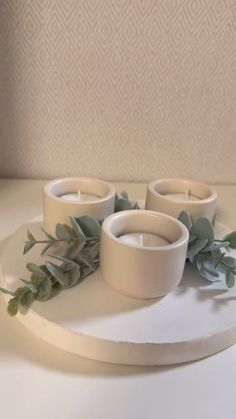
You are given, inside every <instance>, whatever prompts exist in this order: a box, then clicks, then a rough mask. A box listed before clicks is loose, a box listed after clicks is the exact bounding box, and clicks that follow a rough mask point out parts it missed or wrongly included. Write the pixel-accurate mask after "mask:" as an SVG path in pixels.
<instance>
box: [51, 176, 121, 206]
mask: <svg viewBox="0 0 236 419" xmlns="http://www.w3.org/2000/svg"><path fill="white" fill-rule="evenodd" d="M73 182H75V183H78V184H79V183H84V184H87V185H88V184H97V185H100V186H103V187H104V188H106V192H105V195H103V196H100V195H97V193H98V192H97V190H96V189H94V190H90V191H89V193H91V194H94V195H97V199H93V200H91V201H89V202H88V201H72V200H68V201H66V204H67V205H68V204H69V205H78V203H79V204H80V205H86V206H88V205H90V204H94V203H97V204H100V203H104V202H106V201H109V200H110V199H111V198H112V197H114V196H115V193H116V191H115V188H114V186H113V185H112V184H110V183H108V182H106V181H105V180H101V179H96V178H92V177H75V176H74V177H65V178H58V179H54V180H51V181H49V182H48V183H46V184H45V185H44V186H43V191H44V193H45V194H46V195H48V196H49V197H51V198H53V199H55V200H57V201H60V202H61V201H62V199H63V198H61V196H62V195H64V194H67V193H74V191H72V190H71V189H68V190H67V189H63V190H61V192H60V195H58V194H57V193H56V192H55V191H54V188H59V187H60V186H64V185H66V183H73ZM78 190H80V192H81V193H87V192H88V190H83V189H81V187H79V186H78Z"/></svg>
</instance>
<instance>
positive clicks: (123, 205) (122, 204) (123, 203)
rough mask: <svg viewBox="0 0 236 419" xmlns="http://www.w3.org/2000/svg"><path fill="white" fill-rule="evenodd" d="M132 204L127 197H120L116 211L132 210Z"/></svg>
mask: <svg viewBox="0 0 236 419" xmlns="http://www.w3.org/2000/svg"><path fill="white" fill-rule="evenodd" d="M131 209H132V205H131V203H130V202H129V201H128V200H127V199H123V198H118V199H117V200H116V201H115V212H119V211H125V210H131Z"/></svg>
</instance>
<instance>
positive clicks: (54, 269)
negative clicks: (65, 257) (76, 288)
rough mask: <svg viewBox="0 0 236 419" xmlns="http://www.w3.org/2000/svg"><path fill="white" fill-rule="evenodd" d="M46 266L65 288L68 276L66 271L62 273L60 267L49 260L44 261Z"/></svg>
mask: <svg viewBox="0 0 236 419" xmlns="http://www.w3.org/2000/svg"><path fill="white" fill-rule="evenodd" d="M46 266H47V268H48V270H49V272H50V273H51V274H52V275H53V276H54V277H55V278H56V279H57V281H58V282H59V283H60V285H61V286H62V288H66V287H67V285H68V282H69V281H68V280H69V276H68V273H64V272H63V271H62V269H61V268H60V267H59V266H57V265H55V264H54V263H51V262H46Z"/></svg>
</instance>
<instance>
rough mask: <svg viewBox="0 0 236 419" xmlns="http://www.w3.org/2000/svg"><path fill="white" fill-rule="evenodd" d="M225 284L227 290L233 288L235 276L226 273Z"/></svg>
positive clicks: (229, 272)
mask: <svg viewBox="0 0 236 419" xmlns="http://www.w3.org/2000/svg"><path fill="white" fill-rule="evenodd" d="M225 282H226V285H227V287H228V288H233V286H234V284H235V276H234V274H233V273H232V272H231V271H230V270H228V271H226V274H225Z"/></svg>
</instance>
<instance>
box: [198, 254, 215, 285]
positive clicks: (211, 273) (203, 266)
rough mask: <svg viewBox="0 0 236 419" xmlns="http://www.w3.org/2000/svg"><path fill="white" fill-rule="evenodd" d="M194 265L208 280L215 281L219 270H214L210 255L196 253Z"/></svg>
mask: <svg viewBox="0 0 236 419" xmlns="http://www.w3.org/2000/svg"><path fill="white" fill-rule="evenodd" d="M196 265H197V269H198V270H199V273H200V274H201V275H202V276H203V277H204V278H205V279H207V280H208V281H216V280H217V279H218V278H219V272H218V271H217V270H216V268H215V266H214V262H213V260H212V259H211V257H210V255H207V254H206V255H198V256H197V258H196Z"/></svg>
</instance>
